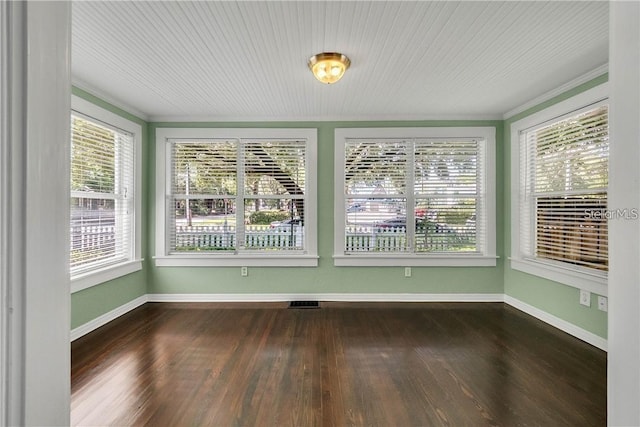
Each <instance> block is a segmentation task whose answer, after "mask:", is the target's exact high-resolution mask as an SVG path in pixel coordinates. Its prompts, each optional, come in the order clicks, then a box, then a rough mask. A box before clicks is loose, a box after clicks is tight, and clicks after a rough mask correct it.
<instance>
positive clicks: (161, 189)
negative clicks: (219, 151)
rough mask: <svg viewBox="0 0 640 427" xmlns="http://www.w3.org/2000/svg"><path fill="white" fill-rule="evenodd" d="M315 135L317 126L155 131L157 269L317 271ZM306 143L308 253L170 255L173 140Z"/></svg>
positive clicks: (166, 129) (306, 247) (162, 129)
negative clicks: (296, 269)
mask: <svg viewBox="0 0 640 427" xmlns="http://www.w3.org/2000/svg"><path fill="white" fill-rule="evenodd" d="M317 135H318V130H317V129H315V128H272V129H260V128H158V129H156V144H155V148H156V192H155V195H156V199H155V212H156V247H155V256H154V260H155V265H156V266H157V267H317V265H318V249H317V181H316V180H317V172H316V170H317V169H316V168H317V166H316V163H317V138H318V137H317ZM279 138H282V139H304V140H306V144H307V152H306V154H305V155H306V157H307V162H306V168H307V170H306V178H305V195H306V198H305V236H304V238H305V250H304V253H299V252H296V253H286V252H285V251H273V252H271V251H270V252H265V253H255V252H252V253H246V252H234V253H216V254H212V253H197V254H194V253H185V254H176V253H169V241H168V239H169V235H170V233H169V226H170V224H169V223H168V219H169V218H167V205H166V204H167V200H168V197H169V194H170V188H171V173H170V171H171V151H170V150H171V142H170V141H171V140H175V139H279Z"/></svg>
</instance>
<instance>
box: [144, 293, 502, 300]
mask: <svg viewBox="0 0 640 427" xmlns="http://www.w3.org/2000/svg"><path fill="white" fill-rule="evenodd" d="M147 297H148V301H149V302H283V301H340V302H343V301H344V302H503V301H504V295H503V294H390V293H382V294H351V293H350V294H347V293H332V294H326V293H318V294H308V293H301V294H148V295H147Z"/></svg>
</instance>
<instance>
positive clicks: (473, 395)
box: [71, 303, 606, 426]
mask: <svg viewBox="0 0 640 427" xmlns="http://www.w3.org/2000/svg"><path fill="white" fill-rule="evenodd" d="M71 381H72V405H71V420H72V424H73V425H79V426H89V425H91V426H96V425H114V426H128V425H132V426H134V425H135V426H365V425H366V426H519V425H522V426H525V425H526V426H578V425H579V426H599V425H605V424H606V354H605V353H604V352H602V351H600V350H598V349H595V348H593V347H591V346H590V345H588V344H586V343H583V342H582V341H579V340H577V339H575V338H572V337H570V336H568V335H566V334H564V333H562V332H560V331H558V330H556V329H554V328H552V327H550V326H548V325H545V324H543V323H542V322H540V321H538V320H536V319H533V318H532V317H530V316H527V315H525V314H523V313H521V312H519V311H517V310H515V309H513V308H511V307H508V306H505V305H504V304H471V303H465V304H451V303H449V304H444V303H442V304H437V303H429V304H345V303H335V304H331V303H323V304H322V308H321V309H287V308H286V305H285V304H281V303H278V304H265V305H257V304H209V303H198V304H184V303H148V304H145V305H144V306H141V307H139V308H137V309H136V310H134V311H132V312H130V313H128V314H126V315H124V316H122V317H121V318H119V319H117V320H115V321H113V322H111V323H110V324H108V325H106V326H104V327H103V328H100V329H99V330H97V331H94V332H92V333H91V334H88V335H86V336H84V337H82V338H80V339H78V340H76V341H75V342H73V343H72V379H71Z"/></svg>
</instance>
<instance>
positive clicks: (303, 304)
mask: <svg viewBox="0 0 640 427" xmlns="http://www.w3.org/2000/svg"><path fill="white" fill-rule="evenodd" d="M289 308H320V303H319V302H318V301H291V302H290V303H289Z"/></svg>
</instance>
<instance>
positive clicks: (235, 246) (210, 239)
mask: <svg viewBox="0 0 640 427" xmlns="http://www.w3.org/2000/svg"><path fill="white" fill-rule="evenodd" d="M170 145H171V195H170V203H169V212H168V215H169V218H171V220H170V221H169V233H168V235H169V252H170V253H184V252H190V253H198V252H199V253H219V254H221V253H224V252H228V253H237V252H239V251H256V252H262V253H270V252H274V251H299V252H303V251H304V250H305V233H304V230H305V224H304V221H305V201H306V197H307V195H306V162H307V155H306V154H307V153H306V151H307V143H306V141H304V140H262V139H224V140H222V139H203V140H193V141H189V140H177V139H176V140H171V141H170Z"/></svg>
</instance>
